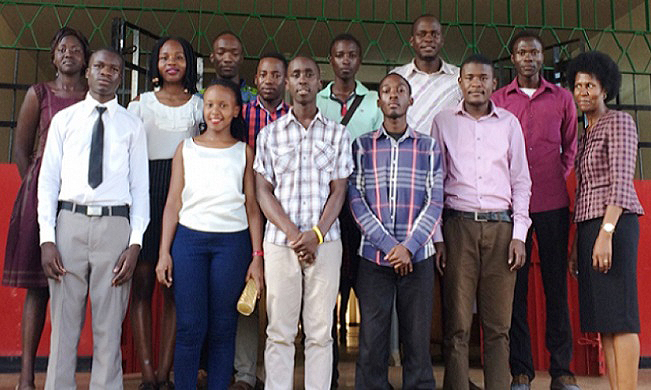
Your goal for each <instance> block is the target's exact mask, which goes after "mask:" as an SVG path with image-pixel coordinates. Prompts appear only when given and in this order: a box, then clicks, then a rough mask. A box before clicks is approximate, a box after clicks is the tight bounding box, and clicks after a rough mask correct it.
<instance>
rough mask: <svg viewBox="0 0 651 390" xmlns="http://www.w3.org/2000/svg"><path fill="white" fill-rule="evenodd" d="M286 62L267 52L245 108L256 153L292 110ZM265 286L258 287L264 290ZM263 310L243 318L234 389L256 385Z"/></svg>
mask: <svg viewBox="0 0 651 390" xmlns="http://www.w3.org/2000/svg"><path fill="white" fill-rule="evenodd" d="M286 74H287V60H286V59H285V56H283V55H282V54H280V53H267V54H265V55H263V56H262V57H260V61H259V62H258V70H257V72H256V74H255V85H256V87H258V92H259V93H258V96H257V98H255V99H254V100H252V101H250V102H248V103H246V104H245V105H244V106H243V107H242V119H244V123H245V124H246V128H247V132H246V134H245V135H244V137H245V141H246V142H247V143H248V144H249V145H251V147H252V148H253V149H254V150H255V141H256V139H257V138H258V133H260V130H261V129H262V128H263V127H265V126H267V125H268V124H269V123H271V122H273V121H275V120H277V119H278V118H280V117H281V116H283V115H285V114H286V113H287V112H288V111H289V106H288V105H287V103H285V102H284V101H283V95H284V94H285V80H286ZM263 287H264V286H258V289H259V290H261V289H262V288H263ZM259 312H260V310H254V311H253V313H251V315H249V316H245V315H240V316H239V318H238V321H237V336H236V338H235V367H234V368H235V383H233V385H231V387H230V389H231V390H251V389H253V388H254V387H255V385H256V381H257V378H256V368H257V360H258V325H259V320H260V316H259Z"/></svg>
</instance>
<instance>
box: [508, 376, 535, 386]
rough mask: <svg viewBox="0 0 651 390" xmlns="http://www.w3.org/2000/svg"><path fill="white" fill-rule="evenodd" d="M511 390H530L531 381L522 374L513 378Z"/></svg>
mask: <svg viewBox="0 0 651 390" xmlns="http://www.w3.org/2000/svg"><path fill="white" fill-rule="evenodd" d="M511 390H531V379H529V377H528V376H526V375H524V374H520V375H516V376H514V377H513V380H512V381H511Z"/></svg>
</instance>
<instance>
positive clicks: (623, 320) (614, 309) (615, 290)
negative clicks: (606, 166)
mask: <svg viewBox="0 0 651 390" xmlns="http://www.w3.org/2000/svg"><path fill="white" fill-rule="evenodd" d="M601 223H602V218H595V219H591V220H588V221H584V222H580V223H579V224H578V235H579V241H578V257H579V258H578V265H579V310H580V314H581V331H582V332H600V333H639V332H640V316H639V312H638V302H637V245H638V241H639V238H640V226H639V223H638V216H637V215H636V214H622V216H621V217H620V218H619V220H618V222H617V227H616V228H615V233H614V234H613V239H612V243H613V244H612V252H613V255H612V267H611V269H610V270H609V271H608V273H606V274H604V273H601V272H599V271H595V270H594V269H593V268H592V249H593V247H594V243H595V241H596V240H597V235H598V234H599V229H600V228H601Z"/></svg>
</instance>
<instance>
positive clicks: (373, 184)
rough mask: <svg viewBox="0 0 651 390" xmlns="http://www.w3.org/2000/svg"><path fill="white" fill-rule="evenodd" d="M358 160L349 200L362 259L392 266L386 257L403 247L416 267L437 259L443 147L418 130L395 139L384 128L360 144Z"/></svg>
mask: <svg viewBox="0 0 651 390" xmlns="http://www.w3.org/2000/svg"><path fill="white" fill-rule="evenodd" d="M353 158H354V162H355V169H354V171H353V174H352V175H351V176H350V179H349V188H348V198H349V201H350V208H351V211H352V213H353V216H354V218H355V220H356V221H357V224H358V225H359V226H360V228H361V230H362V242H361V244H360V248H359V254H360V256H362V257H363V258H365V259H367V260H369V261H373V262H375V263H376V264H378V265H383V266H389V265H390V264H389V262H388V261H386V260H385V259H384V256H385V255H386V253H388V252H389V251H390V250H391V248H393V247H394V246H396V245H398V244H402V245H404V246H405V247H406V248H407V249H408V250H409V252H411V253H412V255H413V256H412V262H414V263H416V262H419V261H422V260H425V259H427V258H429V257H431V256H432V255H434V253H435V250H434V242H433V240H432V237H433V235H434V231H435V228H436V226H437V225H438V224H439V223H440V221H441V210H442V209H443V173H442V164H441V153H440V150H439V147H438V144H437V142H436V141H435V140H434V139H433V138H431V137H430V136H428V135H424V134H421V133H417V132H416V131H414V130H413V129H412V128H407V131H406V132H405V133H404V134H403V135H402V137H400V139H398V140H395V139H394V138H393V137H391V136H390V135H389V134H388V133H387V132H386V130H385V129H384V127H382V128H381V129H379V130H376V131H374V132H372V133H366V134H363V135H361V136H360V137H359V138H357V139H356V140H355V142H354V143H353Z"/></svg>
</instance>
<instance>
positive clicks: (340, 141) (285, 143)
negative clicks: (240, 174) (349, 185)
mask: <svg viewBox="0 0 651 390" xmlns="http://www.w3.org/2000/svg"><path fill="white" fill-rule="evenodd" d="M253 169H254V170H255V171H256V172H257V173H259V174H260V175H262V176H263V177H264V178H265V180H267V181H268V182H269V183H271V185H272V186H273V192H274V196H275V197H276V199H278V201H279V202H280V204H281V206H282V207H283V210H284V211H285V213H287V216H288V217H289V219H290V220H291V221H292V222H293V223H294V224H295V225H296V226H297V227H298V229H299V230H301V231H304V230H310V229H311V228H312V227H313V226H314V225H316V224H317V223H318V222H319V219H320V217H321V213H322V212H323V208H324V207H325V204H326V201H327V200H328V197H329V196H330V182H331V181H333V180H337V179H346V178H348V176H350V174H351V173H352V171H353V158H352V154H351V148H350V137H349V135H348V131H347V130H346V128H345V127H344V126H342V125H341V124H339V123H337V122H335V121H332V120H330V119H327V118H326V117H324V116H323V115H322V114H321V112H320V111H319V112H317V114H316V116H315V117H314V119H312V122H311V123H310V125H309V126H308V127H307V128H305V127H303V125H302V124H301V123H300V122H299V121H298V119H296V116H295V115H294V113H293V110H292V109H290V110H289V113H287V115H285V116H283V117H281V118H279V119H278V120H276V121H275V122H273V123H271V124H269V125H268V126H266V127H264V128H263V129H262V130H261V131H260V134H258V140H257V147H256V155H255V161H254V164H253ZM339 238H340V230H339V222H338V221H337V220H335V222H334V223H333V224H332V227H330V230H329V231H328V232H327V233H326V234H325V237H324V241H333V240H337V239H339ZM265 241H267V242H270V243H272V244H276V245H288V240H287V236H286V235H285V233H284V232H283V231H282V230H280V229H279V228H278V227H276V226H275V225H274V224H272V223H271V222H267V226H266V229H265Z"/></svg>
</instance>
